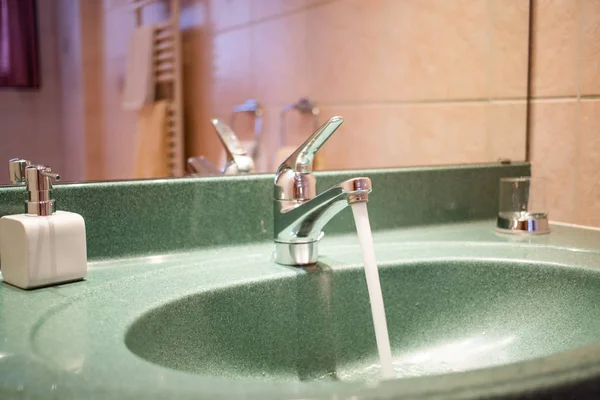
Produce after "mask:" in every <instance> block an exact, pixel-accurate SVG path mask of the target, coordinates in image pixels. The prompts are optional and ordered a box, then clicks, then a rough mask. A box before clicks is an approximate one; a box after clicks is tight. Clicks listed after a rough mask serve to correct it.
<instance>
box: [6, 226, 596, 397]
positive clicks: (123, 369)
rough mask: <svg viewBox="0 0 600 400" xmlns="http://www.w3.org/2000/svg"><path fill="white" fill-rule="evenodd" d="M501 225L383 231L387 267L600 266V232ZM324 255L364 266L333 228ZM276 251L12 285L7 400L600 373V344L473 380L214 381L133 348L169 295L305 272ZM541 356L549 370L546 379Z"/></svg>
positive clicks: (155, 260)
mask: <svg viewBox="0 0 600 400" xmlns="http://www.w3.org/2000/svg"><path fill="white" fill-rule="evenodd" d="M493 226H494V221H492V220H484V221H473V222H460V223H450V224H445V225H430V226H420V227H412V228H401V229H393V230H380V231H377V232H374V241H375V249H376V253H377V258H378V263H379V264H380V265H386V264H389V263H394V262H397V261H398V260H404V261H406V260H428V259H439V260H450V259H460V260H463V259H464V260H473V259H481V260H491V259H502V258H507V259H510V260H518V261H521V262H540V263H551V264H555V265H564V266H576V267H577V268H587V269H594V270H600V232H599V231H595V230H587V229H579V228H573V227H565V226H552V229H553V232H552V233H551V234H550V235H544V236H533V237H531V236H530V237H518V236H506V235H500V234H497V233H495V231H494V229H493ZM320 251H321V261H322V263H323V264H324V265H327V266H328V267H330V268H331V269H332V270H334V271H335V270H336V269H340V270H342V269H345V268H352V267H353V266H354V267H356V266H357V265H358V264H359V262H360V249H359V246H358V240H357V238H356V235H354V234H350V233H346V234H336V235H326V237H325V238H324V239H323V241H322V243H321V244H320ZM272 252H273V245H272V243H271V242H270V241H265V242H261V243H255V244H240V245H234V246H220V247H212V248H204V249H195V250H187V251H180V252H170V253H164V254H160V253H157V254H152V255H149V256H137V257H126V258H113V259H108V260H98V261H94V262H91V263H90V264H89V273H88V277H87V279H86V280H85V281H83V282H78V283H73V284H68V285H62V286H55V287H49V288H44V289H39V290H35V291H22V290H19V289H16V288H13V287H11V286H9V285H6V284H4V283H2V284H0V305H1V307H0V312H1V314H0V398H2V399H7V400H8V399H65V400H67V399H81V398H86V399H106V398H111V399H113V398H114V399H141V398H144V399H175V398H182V399H183V398H185V399H187V398H190V399H192V398H194V399H199V398H227V399H232V398H247V399H264V398H331V399H334V398H336V399H339V398H351V397H352V396H355V397H352V398H356V399H363V398H397V397H398V396H399V394H401V397H402V398H438V396H439V395H440V394H441V393H442V392H443V393H450V394H451V396H452V397H450V398H478V396H480V395H482V393H489V391H486V390H488V389H489V387H488V386H489V385H491V383H493V384H494V385H495V386H494V388H495V389H494V390H496V394H499V395H506V396H508V397H510V395H511V394H514V393H517V392H519V391H527V390H528V389H530V388H531V387H533V386H534V385H538V386H539V385H540V384H544V382H547V384H548V385H551V384H556V383H557V382H558V383H565V384H568V383H569V382H573V381H576V380H579V379H583V378H587V377H590V376H598V374H600V355H597V354H599V350H600V345H594V346H592V347H591V348H588V349H583V350H581V351H580V350H573V351H572V352H571V353H570V354H569V355H560V354H559V355H556V356H550V357H549V358H547V359H545V360H542V361H531V362H529V363H525V364H516V365H505V366H499V367H495V368H492V369H483V370H476V371H471V372H465V373H462V374H461V375H462V376H464V378H462V380H456V379H453V378H452V374H449V375H440V376H432V377H424V378H411V379H401V380H395V381H387V382H380V383H376V384H373V383H365V382H360V381H355V382H312V383H303V382H263V381H257V380H252V379H249V380H247V381H245V380H229V379H224V378H213V377H207V376H200V375H195V374H190V373H185V372H181V371H176V370H173V369H169V368H165V367H162V366H159V365H156V364H152V363H150V362H147V361H145V360H143V359H142V358H140V357H138V356H136V355H135V354H133V353H132V352H131V351H129V349H128V348H127V347H126V345H125V341H124V335H125V332H126V331H127V329H128V328H129V327H130V326H131V324H132V323H133V322H134V321H135V320H137V319H138V318H139V317H140V316H141V315H143V314H144V313H146V312H147V311H148V310H150V309H152V308H153V307H156V306H157V305H159V304H163V303H164V302H166V301H170V300H175V299H180V298H183V297H185V296H189V295H192V294H194V293H197V292H199V291H210V290H216V289H218V288H222V287H226V286H233V285H242V284H247V283H250V282H254V281H257V280H277V279H283V278H286V277H290V276H295V275H297V274H299V273H303V272H302V270H298V269H294V268H289V267H283V266H280V265H277V264H275V263H274V262H273V261H272ZM384 297H385V294H384ZM272 301H273V302H277V301H279V299H276V298H274V299H272ZM573 352H574V353H573ZM552 357H554V358H552ZM536 363H537V364H536ZM539 363H544V368H545V371H546V375H544V376H539V375H538V372H539ZM506 382H512V384H511V385H506V384H505V383H506ZM423 385H426V386H427V388H428V392H427V393H426V394H423V392H422V388H423Z"/></svg>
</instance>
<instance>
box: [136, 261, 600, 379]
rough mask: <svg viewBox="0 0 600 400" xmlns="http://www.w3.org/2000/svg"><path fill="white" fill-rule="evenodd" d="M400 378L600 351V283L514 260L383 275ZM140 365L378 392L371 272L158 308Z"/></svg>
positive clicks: (230, 290)
mask: <svg viewBox="0 0 600 400" xmlns="http://www.w3.org/2000/svg"><path fill="white" fill-rule="evenodd" d="M380 276H381V283H382V290H383V294H384V298H385V305H386V312H387V320H388V327H389V334H390V340H391V345H392V350H393V355H394V367H395V370H396V374H397V376H398V377H399V378H406V377H414V376H424V375H437V374H446V373H451V372H454V373H455V372H462V371H469V370H474V369H482V368H489V367H492V366H497V365H502V364H510V363H517V362H522V361H525V360H531V359H534V358H538V357H544V356H548V355H551V354H554V353H558V352H563V351H566V350H569V349H572V348H576V347H580V346H585V345H588V344H591V343H594V342H598V341H600V273H599V272H598V271H594V270H589V269H587V270H586V269H578V268H568V267H564V266H557V265H552V264H550V263H539V262H538V263H531V262H517V261H509V260H477V259H473V260H454V261H452V260H450V261H446V262H443V261H439V260H438V261H419V262H406V263H394V264H386V265H384V266H383V267H381V268H380ZM125 342H126V345H127V347H128V348H129V349H130V350H131V351H132V352H133V353H135V354H136V355H138V356H139V357H141V358H143V359H145V360H147V361H149V362H151V363H155V364H158V365H161V366H164V367H167V368H171V369H174V370H179V371H184V372H190V373H194V374H200V375H209V376H215V377H222V378H229V379H259V380H275V381H277V380H280V381H291V380H300V381H311V380H325V381H329V380H342V381H345V380H357V379H358V380H376V379H378V378H379V364H378V357H377V349H376V346H375V339H374V331H373V325H372V321H371V315H370V308H369V299H368V294H367V288H366V283H365V277H364V272H363V271H362V269H361V268H359V267H352V268H343V269H341V270H336V269H335V268H330V267H328V266H326V265H321V266H317V267H315V268H313V269H312V270H310V271H308V272H304V271H302V272H300V270H298V273H297V274H295V275H292V276H288V277H285V278H280V279H271V280H264V281H256V282H252V283H250V284H245V285H237V286H232V287H226V288H221V289H218V290H212V291H206V292H199V293H195V294H192V295H189V296H186V297H184V298H181V299H178V300H175V301H171V302H169V303H166V304H163V305H160V306H158V307H156V308H153V309H151V310H149V311H148V312H146V313H145V314H144V315H142V316H141V317H140V318H138V319H137V320H136V321H135V322H134V323H133V324H132V325H131V327H130V328H129V329H128V331H127V333H126V335H125Z"/></svg>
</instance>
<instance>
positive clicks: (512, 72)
mask: <svg viewBox="0 0 600 400" xmlns="http://www.w3.org/2000/svg"><path fill="white" fill-rule="evenodd" d="M490 6H491V9H490V13H491V14H490V15H491V38H490V39H491V40H490V46H491V48H490V49H489V52H490V57H491V60H490V97H492V98H507V97H511V98H515V97H522V98H524V97H526V96H527V68H528V60H529V0H492V1H491V3H490Z"/></svg>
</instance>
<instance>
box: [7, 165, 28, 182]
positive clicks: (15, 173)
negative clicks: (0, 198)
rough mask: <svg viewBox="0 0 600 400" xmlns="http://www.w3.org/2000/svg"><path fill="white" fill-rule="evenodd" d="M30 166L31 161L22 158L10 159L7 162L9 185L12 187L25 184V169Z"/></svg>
mask: <svg viewBox="0 0 600 400" xmlns="http://www.w3.org/2000/svg"><path fill="white" fill-rule="evenodd" d="M30 165H31V161H29V160H25V159H23V158H11V159H10V160H9V161H8V173H9V179H10V183H11V184H13V185H17V184H24V183H25V168H27V167H28V166H30Z"/></svg>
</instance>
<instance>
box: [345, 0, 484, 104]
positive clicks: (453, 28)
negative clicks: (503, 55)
mask: <svg viewBox="0 0 600 400" xmlns="http://www.w3.org/2000/svg"><path fill="white" fill-rule="evenodd" d="M369 3H371V2H369ZM376 3H377V4H382V7H383V9H382V10H378V11H379V12H380V13H381V15H382V19H383V21H382V22H381V23H382V30H381V31H380V32H378V35H380V36H378V37H377V38H369V39H370V40H376V41H377V43H380V44H381V46H382V51H383V53H384V56H383V58H381V59H382V60H383V76H382V78H378V79H381V80H383V81H384V85H383V89H384V92H383V96H382V99H384V100H389V101H391V100H417V99H466V98H474V99H482V98H486V97H487V95H488V55H489V36H488V32H489V29H488V28H489V18H488V15H489V13H488V9H487V2H486V1H480V0H454V1H439V0H404V1H396V0H386V1H378V2H376ZM358 18H360V17H358ZM363 18H367V17H366V16H365V17H363ZM356 34H360V32H357V33H356ZM346 39H347V38H346ZM372 45H373V43H371V46H372ZM360 57H361V58H366V57H364V56H363V55H361V56H360ZM378 60H379V59H378V58H376V59H370V58H367V59H365V60H364V61H363V63H365V64H368V65H371V66H372V65H373V63H376V62H377V61H378Z"/></svg>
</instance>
